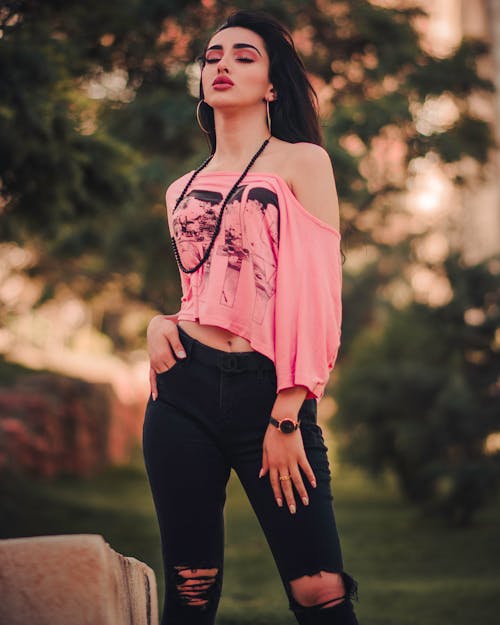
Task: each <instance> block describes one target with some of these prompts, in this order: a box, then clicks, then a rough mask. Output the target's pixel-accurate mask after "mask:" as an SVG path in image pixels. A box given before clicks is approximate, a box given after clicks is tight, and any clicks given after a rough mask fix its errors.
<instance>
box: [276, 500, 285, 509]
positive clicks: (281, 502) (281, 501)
mask: <svg viewBox="0 0 500 625" xmlns="http://www.w3.org/2000/svg"><path fill="white" fill-rule="evenodd" d="M276 501H277V502H278V506H279V507H280V508H281V507H282V506H283V500H282V499H276Z"/></svg>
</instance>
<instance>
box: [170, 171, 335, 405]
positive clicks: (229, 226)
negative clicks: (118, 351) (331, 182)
mask: <svg viewBox="0 0 500 625" xmlns="http://www.w3.org/2000/svg"><path fill="white" fill-rule="evenodd" d="M193 171H194V170H193ZM193 171H190V172H188V173H187V174H184V175H183V176H181V177H180V178H178V179H177V180H175V181H174V182H173V183H172V184H171V185H170V186H169V187H168V189H167V192H166V203H167V207H168V209H169V210H168V211H167V215H168V222H169V228H170V233H171V236H175V240H176V243H177V247H178V250H179V255H180V258H181V260H182V262H183V264H184V266H187V267H193V266H194V265H195V264H197V263H198V262H199V260H200V259H201V257H202V256H203V254H204V252H205V250H206V248H207V246H208V244H209V242H210V240H211V238H212V236H213V232H214V228H215V224H216V222H217V218H218V215H219V212H220V207H221V206H222V201H223V200H224V198H225V197H226V195H227V193H228V191H229V190H230V189H231V187H232V186H233V184H234V183H235V181H236V180H237V179H238V177H239V175H240V174H241V172H228V171H216V172H203V170H202V171H200V172H199V173H198V175H197V176H196V178H195V179H194V181H193V183H192V184H191V185H190V188H189V189H188V190H187V193H186V195H185V197H184V199H183V201H182V202H181V203H180V204H179V206H178V207H177V209H176V210H175V211H174V206H175V204H176V200H177V198H178V196H179V195H180V193H181V192H182V189H183V188H184V186H185V185H186V183H187V181H188V180H189V178H190V177H191V175H192V173H193ZM340 240H341V234H340V232H339V231H338V230H336V229H335V228H333V227H332V226H330V224H327V223H326V222H323V221H322V220H321V219H319V218H318V217H316V216H315V215H313V214H312V213H310V212H309V211H307V210H306V209H305V208H304V207H303V206H302V204H301V203H300V202H299V201H298V199H297V198H296V197H295V195H294V194H293V193H292V191H291V189H290V187H289V186H288V185H287V183H286V182H285V181H284V179H283V178H281V176H279V175H278V174H273V173H267V172H248V173H247V174H246V176H245V178H244V179H243V180H242V182H241V183H240V185H239V187H238V188H237V189H236V190H235V192H234V194H233V196H232V198H230V199H229V201H228V203H227V205H226V208H225V209H224V215H223V218H222V221H221V225H220V231H219V233H218V235H217V238H216V240H215V243H214V246H213V247H212V250H211V252H210V255H209V258H208V260H207V261H206V262H205V263H204V264H203V265H202V266H201V267H200V268H199V269H198V270H197V271H195V272H193V273H190V274H186V273H184V272H183V271H181V270H180V268H179V273H180V277H181V285H182V298H181V310H180V312H179V316H178V319H179V320H182V319H187V320H191V321H196V320H200V322H201V323H209V324H212V323H213V324H215V325H218V326H220V327H223V328H226V329H228V330H229V331H231V332H233V333H234V334H237V335H239V336H242V337H243V338H245V339H246V340H248V341H249V343H250V345H251V346H252V348H254V349H256V350H257V351H259V352H261V353H263V354H264V355H265V356H267V357H268V358H270V359H271V360H272V361H273V362H274V364H275V366H276V375H277V391H278V392H279V391H280V390H283V389H285V388H290V387H293V386H305V387H306V388H307V395H306V399H310V398H315V399H321V397H322V396H323V394H324V389H325V386H326V384H327V382H328V378H329V373H330V371H331V369H332V368H333V366H334V365H335V362H336V359H337V354H338V350H339V346H340V338H341V320H342V297H341V291H342V263H341V253H340Z"/></svg>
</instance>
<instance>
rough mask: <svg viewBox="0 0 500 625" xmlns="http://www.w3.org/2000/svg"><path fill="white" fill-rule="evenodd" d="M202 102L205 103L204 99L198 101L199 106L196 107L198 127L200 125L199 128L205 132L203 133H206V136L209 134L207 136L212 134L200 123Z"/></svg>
mask: <svg viewBox="0 0 500 625" xmlns="http://www.w3.org/2000/svg"><path fill="white" fill-rule="evenodd" d="M202 102H205V100H203V99H202V100H198V104H197V106H196V119H197V120H198V125H199V127H200V128H201V129H202V130H203V132H204V133H205V134H207V135H208V134H210V132H209V131H208V130H206V129H205V128H204V127H203V124H202V123H201V121H200V104H201V103H202Z"/></svg>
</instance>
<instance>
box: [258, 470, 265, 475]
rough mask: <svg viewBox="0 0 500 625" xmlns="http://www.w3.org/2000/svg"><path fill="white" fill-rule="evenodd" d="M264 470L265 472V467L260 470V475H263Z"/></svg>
mask: <svg viewBox="0 0 500 625" xmlns="http://www.w3.org/2000/svg"><path fill="white" fill-rule="evenodd" d="M263 472H264V469H261V470H260V471H259V477H262V473H263Z"/></svg>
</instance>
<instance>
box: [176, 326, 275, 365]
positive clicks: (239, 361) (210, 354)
mask: <svg viewBox="0 0 500 625" xmlns="http://www.w3.org/2000/svg"><path fill="white" fill-rule="evenodd" d="M177 329H178V331H179V338H180V340H181V343H182V344H183V345H184V349H185V350H186V353H187V355H188V357H189V358H195V359H196V360H199V361H200V362H203V363H204V364H206V365H211V366H215V367H219V368H220V369H221V371H226V372H234V373H240V372H243V371H261V370H273V371H274V370H275V366H274V362H273V361H272V360H271V359H270V358H268V357H267V356H265V355H264V354H261V353H260V352H256V351H248V352H226V351H224V350H223V349H217V348H215V347H210V345H205V343H202V342H201V341H198V340H197V339H195V338H194V337H192V336H191V335H190V334H188V333H187V332H186V331H185V330H184V329H183V328H181V326H180V325H178V326H177Z"/></svg>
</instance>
